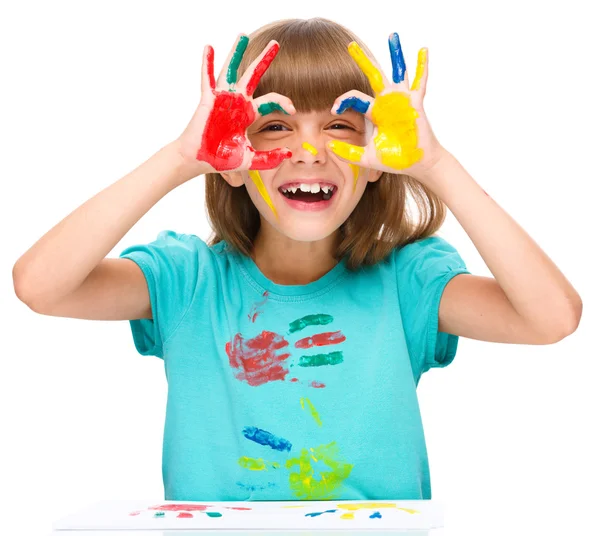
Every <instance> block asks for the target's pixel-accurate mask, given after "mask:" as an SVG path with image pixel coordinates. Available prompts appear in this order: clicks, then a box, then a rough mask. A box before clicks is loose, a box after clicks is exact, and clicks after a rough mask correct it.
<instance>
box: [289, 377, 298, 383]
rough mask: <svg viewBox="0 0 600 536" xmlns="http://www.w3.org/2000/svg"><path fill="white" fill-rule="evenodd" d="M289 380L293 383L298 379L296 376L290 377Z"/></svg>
mask: <svg viewBox="0 0 600 536" xmlns="http://www.w3.org/2000/svg"><path fill="white" fill-rule="evenodd" d="M290 381H291V382H292V383H294V382H297V381H298V378H292V379H291V380H290Z"/></svg>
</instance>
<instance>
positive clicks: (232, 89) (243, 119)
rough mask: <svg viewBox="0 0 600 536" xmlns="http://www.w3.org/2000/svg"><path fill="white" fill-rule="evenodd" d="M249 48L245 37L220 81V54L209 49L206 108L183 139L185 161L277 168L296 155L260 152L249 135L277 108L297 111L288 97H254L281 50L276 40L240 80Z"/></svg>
mask: <svg viewBox="0 0 600 536" xmlns="http://www.w3.org/2000/svg"><path fill="white" fill-rule="evenodd" d="M247 44H248V38H247V37H246V36H244V35H240V36H239V37H238V41H237V43H236V45H235V47H234V48H233V49H232V50H231V52H230V54H229V58H228V60H229V61H228V62H226V65H227V68H226V69H225V68H223V70H222V71H221V74H220V76H219V79H218V80H217V81H215V76H214V51H213V49H212V47H211V46H207V47H206V48H205V51H204V60H203V63H202V97H201V100H200V105H199V106H198V109H197V110H196V113H195V114H194V116H193V117H192V120H191V121H190V123H189V124H188V126H187V128H186V130H185V132H184V133H183V134H182V136H181V137H180V141H181V147H182V153H183V155H184V158H185V159H186V160H188V161H190V162H202V163H203V164H207V165H208V166H209V167H210V168H212V170H214V171H238V170H249V169H253V170H260V169H272V168H274V167H277V166H278V165H279V164H280V163H281V162H282V161H283V160H284V159H286V158H289V157H290V156H291V153H290V151H289V150H287V149H273V150H270V151H255V150H254V148H253V147H252V145H251V143H250V141H249V139H248V136H247V135H246V130H247V128H248V127H249V126H250V125H251V124H252V123H253V122H254V121H255V120H256V118H257V117H258V115H265V114H266V113H269V112H270V111H273V110H281V111H284V112H285V113H288V112H286V109H287V110H288V111H290V112H291V113H293V106H292V103H291V101H290V100H289V99H288V98H287V97H284V96H282V95H278V94H275V93H269V94H268V95H264V96H262V97H259V98H257V99H253V98H252V94H253V93H254V91H255V90H256V87H257V86H258V83H259V82H260V79H261V77H262V75H263V74H264V73H265V71H266V70H267V68H268V67H269V65H270V63H271V62H272V61H273V59H274V58H275V56H276V55H277V52H278V51H279V45H278V43H277V42H276V41H271V42H270V43H269V44H268V45H267V47H265V49H264V50H263V52H262V53H261V54H260V55H259V56H258V58H256V60H255V61H254V62H253V63H252V64H251V65H250V66H249V67H248V69H246V72H245V73H244V75H243V76H242V77H241V79H240V80H239V81H238V77H237V70H238V66H239V64H240V61H241V59H242V57H243V54H244V52H245V50H246V46H247Z"/></svg>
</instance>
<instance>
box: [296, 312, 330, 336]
mask: <svg viewBox="0 0 600 536" xmlns="http://www.w3.org/2000/svg"><path fill="white" fill-rule="evenodd" d="M331 322H333V316H331V315H307V316H303V317H302V318H299V319H298V320H294V321H293V322H291V323H290V333H294V332H296V331H300V330H301V329H304V328H305V327H306V326H323V325H325V324H330V323H331Z"/></svg>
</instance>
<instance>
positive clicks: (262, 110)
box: [258, 102, 290, 115]
mask: <svg viewBox="0 0 600 536" xmlns="http://www.w3.org/2000/svg"><path fill="white" fill-rule="evenodd" d="M273 112H283V113H284V114H285V115H290V114H288V113H287V112H286V111H285V110H284V109H283V108H282V107H281V105H280V104H278V103H277V102H267V103H265V104H261V105H260V106H259V107H258V113H259V114H260V115H268V114H270V113H273Z"/></svg>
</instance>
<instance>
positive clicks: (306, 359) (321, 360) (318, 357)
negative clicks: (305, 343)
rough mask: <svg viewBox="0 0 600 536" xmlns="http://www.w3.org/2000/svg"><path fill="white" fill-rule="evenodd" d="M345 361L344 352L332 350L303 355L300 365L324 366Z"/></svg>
mask: <svg viewBox="0 0 600 536" xmlns="http://www.w3.org/2000/svg"><path fill="white" fill-rule="evenodd" d="M343 361H344V354H343V353H342V352H331V353H330V354H315V355H303V356H301V357H300V362H299V363H298V365H299V366H300V367H322V366H324V365H339V364H340V363H342V362H343Z"/></svg>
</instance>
